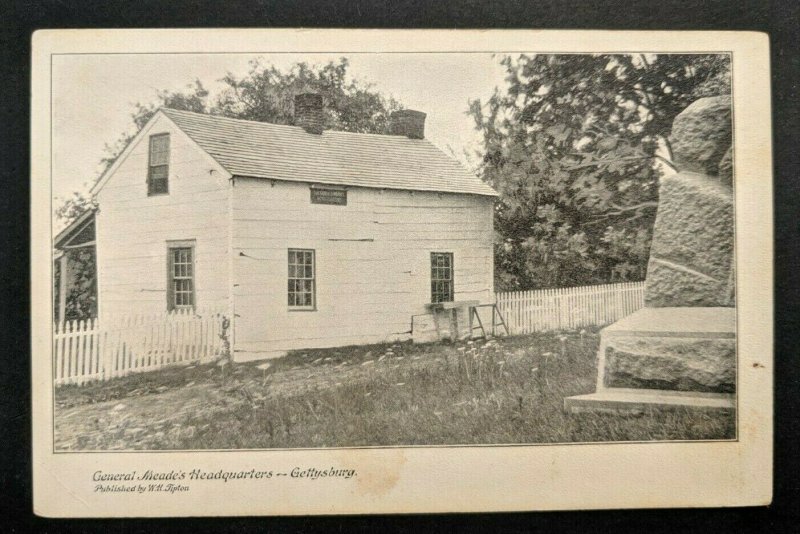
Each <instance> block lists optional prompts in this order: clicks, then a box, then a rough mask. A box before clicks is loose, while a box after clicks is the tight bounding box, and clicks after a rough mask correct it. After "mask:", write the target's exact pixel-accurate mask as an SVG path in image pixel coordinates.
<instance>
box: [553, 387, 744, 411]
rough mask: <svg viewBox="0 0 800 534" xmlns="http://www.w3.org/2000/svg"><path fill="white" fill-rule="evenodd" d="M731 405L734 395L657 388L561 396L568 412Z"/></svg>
mask: <svg viewBox="0 0 800 534" xmlns="http://www.w3.org/2000/svg"><path fill="white" fill-rule="evenodd" d="M735 407H736V404H735V399H734V396H733V395H730V394H717V393H709V394H706V395H701V394H694V393H687V392H683V391H665V390H658V389H623V388H615V389H607V390H605V391H600V392H596V393H589V394H588V395H576V396H575V397H567V398H566V399H564V408H565V409H566V410H567V411H569V412H572V413H582V412H610V413H633V414H638V413H644V412H646V411H648V410H653V409H659V410H665V409H674V408H689V409H700V410H734V409H735Z"/></svg>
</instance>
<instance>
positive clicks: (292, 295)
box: [289, 248, 316, 310]
mask: <svg viewBox="0 0 800 534" xmlns="http://www.w3.org/2000/svg"><path fill="white" fill-rule="evenodd" d="M315 276H316V273H315V269H314V251H313V250H304V249H296V248H290V249H289V308H291V309H296V310H313V309H314V306H315V305H316V299H315V294H314V293H315V284H314V282H315Z"/></svg>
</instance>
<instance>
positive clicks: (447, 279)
mask: <svg viewBox="0 0 800 534" xmlns="http://www.w3.org/2000/svg"><path fill="white" fill-rule="evenodd" d="M431 302H453V254H452V253H450V252H431Z"/></svg>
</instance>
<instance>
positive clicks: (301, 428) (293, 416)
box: [55, 332, 735, 450]
mask: <svg viewBox="0 0 800 534" xmlns="http://www.w3.org/2000/svg"><path fill="white" fill-rule="evenodd" d="M598 341H599V336H598V335H597V333H595V332H587V333H584V334H583V335H580V334H578V333H566V334H550V333H547V334H532V335H524V336H513V337H503V338H496V339H493V340H490V341H488V342H487V341H483V340H476V341H474V342H459V343H455V344H449V343H433V344H425V345H413V344H411V343H396V344H385V345H371V346H355V347H343V348H337V349H324V350H306V351H298V352H294V353H291V354H289V355H288V356H286V357H285V358H281V359H279V360H274V361H272V362H271V364H272V365H271V367H270V369H269V370H268V371H266V373H265V372H264V371H262V370H259V369H258V368H257V365H258V363H253V364H232V365H228V366H225V367H224V368H223V367H220V366H218V365H215V364H213V363H212V364H205V365H190V366H186V367H179V368H171V369H165V370H162V371H157V372H151V373H144V374H140V375H131V376H128V377H124V378H118V379H114V380H111V381H109V382H104V383H95V384H90V385H85V386H81V387H79V386H62V387H59V388H57V389H56V395H55V441H56V449H57V450H127V449H249V448H270V447H352V446H369V445H441V444H508V443H566V442H590V441H629V440H635V441H641V440H676V439H680V440H694V439H732V438H733V437H734V435H735V417H734V415H733V414H730V413H728V414H722V413H715V412H703V411H688V410H685V409H676V410H668V411H660V410H654V411H652V412H648V413H645V414H641V415H611V414H599V413H584V414H575V415H573V414H569V413H566V412H565V411H564V409H563V403H564V397H568V396H571V395H578V394H583V393H589V392H592V391H594V382H595V377H596V370H595V354H596V352H597V345H598Z"/></svg>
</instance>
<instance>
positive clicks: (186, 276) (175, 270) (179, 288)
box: [167, 243, 195, 310]
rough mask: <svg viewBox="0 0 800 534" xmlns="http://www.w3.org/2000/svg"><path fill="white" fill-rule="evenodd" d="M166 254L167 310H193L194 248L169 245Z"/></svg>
mask: <svg viewBox="0 0 800 534" xmlns="http://www.w3.org/2000/svg"><path fill="white" fill-rule="evenodd" d="M167 254H168V257H167V259H168V263H169V265H168V269H169V270H168V277H169V278H168V280H167V282H168V286H169V287H168V290H167V308H168V309H169V310H179V309H186V308H193V307H194V304H195V298H194V246H193V245H191V244H184V243H180V244H177V243H173V244H170V245H169V247H168V249H167Z"/></svg>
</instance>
